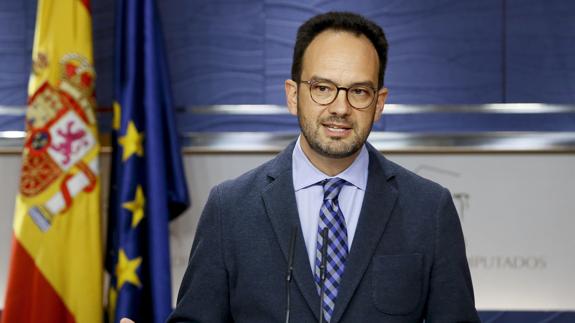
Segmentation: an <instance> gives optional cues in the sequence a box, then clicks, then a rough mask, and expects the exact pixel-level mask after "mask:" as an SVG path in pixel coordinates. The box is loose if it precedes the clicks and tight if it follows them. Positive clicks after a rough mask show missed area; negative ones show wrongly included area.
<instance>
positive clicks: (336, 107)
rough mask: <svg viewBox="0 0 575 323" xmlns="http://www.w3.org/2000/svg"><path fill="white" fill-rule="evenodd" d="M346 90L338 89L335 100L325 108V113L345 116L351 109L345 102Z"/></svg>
mask: <svg viewBox="0 0 575 323" xmlns="http://www.w3.org/2000/svg"><path fill="white" fill-rule="evenodd" d="M347 91H348V89H346V88H338V89H337V94H336V96H335V100H333V102H332V103H330V104H329V105H328V106H327V111H328V112H329V113H330V114H332V115H339V116H345V115H348V114H349V113H350V112H351V110H352V109H353V108H352V107H351V105H350V104H349V102H348V101H347Z"/></svg>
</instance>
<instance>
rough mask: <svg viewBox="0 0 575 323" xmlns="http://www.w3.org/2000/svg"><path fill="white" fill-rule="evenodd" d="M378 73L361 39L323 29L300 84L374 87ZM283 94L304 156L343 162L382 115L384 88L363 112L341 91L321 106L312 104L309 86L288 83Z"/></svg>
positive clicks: (375, 60)
mask: <svg viewBox="0 0 575 323" xmlns="http://www.w3.org/2000/svg"><path fill="white" fill-rule="evenodd" d="M378 71H379V59H378V56H377V52H376V50H375V48H374V47H373V45H372V44H371V42H370V41H369V40H368V39H367V38H366V37H365V36H363V35H362V36H356V35H354V34H352V33H349V32H341V31H333V30H327V31H324V32H322V33H320V34H319V35H318V36H317V37H316V38H315V39H314V40H313V41H312V42H311V43H310V45H309V46H308V48H307V49H306V51H305V53H304V57H303V67H302V75H301V80H302V81H308V80H330V81H332V82H333V83H335V84H337V86H339V87H350V86H352V85H357V84H368V85H370V86H371V87H372V88H375V89H377V85H378V84H377V80H378ZM286 95H287V98H288V108H289V110H290V112H291V113H292V114H294V115H297V116H298V120H299V124H300V127H301V131H302V134H303V137H302V139H301V143H302V149H303V150H304V152H305V153H306V154H307V155H308V157H310V156H309V155H310V154H315V155H319V156H321V157H328V158H345V157H349V156H354V155H356V154H357V153H358V152H359V150H360V148H361V147H362V145H363V144H364V143H365V141H366V140H367V137H368V135H369V133H370V131H371V127H372V126H373V123H374V122H375V121H377V120H379V118H380V116H381V112H382V110H383V104H384V101H385V98H386V95H387V90H386V89H381V90H379V91H378V92H376V94H375V95H376V99H375V100H374V101H373V103H372V104H371V105H370V106H369V107H367V108H365V109H362V110H357V109H355V108H353V107H352V106H351V105H350V104H349V102H348V101H347V99H346V91H343V90H341V91H339V93H338V95H337V97H336V98H335V100H334V101H333V102H332V103H330V104H327V105H320V104H318V103H316V102H314V101H313V100H312V98H311V96H310V88H309V86H308V84H306V83H300V84H296V83H295V82H293V81H292V80H288V81H286ZM319 156H318V157H319Z"/></svg>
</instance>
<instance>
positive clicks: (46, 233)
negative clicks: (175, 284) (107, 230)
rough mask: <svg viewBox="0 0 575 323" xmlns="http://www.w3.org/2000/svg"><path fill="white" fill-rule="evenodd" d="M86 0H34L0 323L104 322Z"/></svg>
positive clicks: (90, 55)
mask: <svg viewBox="0 0 575 323" xmlns="http://www.w3.org/2000/svg"><path fill="white" fill-rule="evenodd" d="M94 78H95V74H94V68H93V58H92V31H91V14H90V6H89V0H39V1H38V13H37V19H36V31H35V38H34V49H33V66H32V71H31V76H30V82H29V86H28V93H29V99H28V108H27V111H26V131H27V135H26V140H25V144H24V148H23V154H22V175H21V181H20V188H19V194H18V196H17V198H16V208H15V215H14V228H13V229H14V239H13V246H12V258H11V263H10V272H9V277H8V287H7V294H6V302H5V309H4V313H3V322H4V323H12V322H81V323H84V322H98V323H100V322H102V312H103V309H102V248H101V228H100V220H101V219H100V180H99V176H98V170H99V169H98V152H99V144H98V132H97V128H96V118H95V115H94V106H95V100H94Z"/></svg>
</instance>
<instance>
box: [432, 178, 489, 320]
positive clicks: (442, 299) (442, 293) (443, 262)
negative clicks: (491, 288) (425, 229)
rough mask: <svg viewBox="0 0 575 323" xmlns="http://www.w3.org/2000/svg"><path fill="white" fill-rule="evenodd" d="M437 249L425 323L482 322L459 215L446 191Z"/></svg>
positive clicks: (440, 210) (437, 220) (437, 230)
mask: <svg viewBox="0 0 575 323" xmlns="http://www.w3.org/2000/svg"><path fill="white" fill-rule="evenodd" d="M435 223H436V228H435V249H434V256H433V264H432V267H431V278H430V286H429V295H428V300H427V311H426V322H427V323H444V322H480V320H479V317H478V315H477V311H476V309H475V300H474V296H473V284H472V282H471V274H470V272H469V265H468V264H467V256H466V254H465V241H464V239H463V232H462V230H461V223H460V222H459V216H458V215H457V211H456V209H455V205H454V204H453V199H452V198H451V194H450V193H449V191H448V190H446V189H444V190H443V193H442V196H441V201H440V203H439V208H438V210H437V212H436V214H435Z"/></svg>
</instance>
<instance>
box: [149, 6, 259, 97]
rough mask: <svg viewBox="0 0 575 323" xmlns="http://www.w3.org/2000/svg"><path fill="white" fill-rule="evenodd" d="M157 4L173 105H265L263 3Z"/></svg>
mask: <svg viewBox="0 0 575 323" xmlns="http://www.w3.org/2000/svg"><path fill="white" fill-rule="evenodd" d="M158 4H160V6H161V13H162V18H163V25H164V34H165V35H166V42H167V50H168V55H169V62H170V68H171V75H172V85H173V86H172V88H173V91H174V96H175V100H176V102H175V103H176V105H177V106H178V105H189V104H194V105H198V104H216V103H232V102H233V104H243V103H256V104H257V103H263V102H264V96H265V90H264V79H265V75H264V70H265V69H264V43H265V26H264V25H265V24H264V9H263V7H264V3H263V1H260V0H242V1H237V0H236V1H205V0H203V1H199V0H195V1H166V2H163V1H159V2H158Z"/></svg>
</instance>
